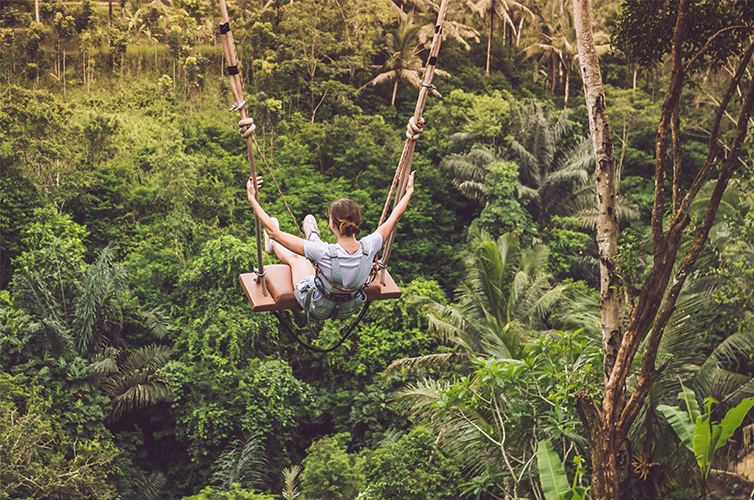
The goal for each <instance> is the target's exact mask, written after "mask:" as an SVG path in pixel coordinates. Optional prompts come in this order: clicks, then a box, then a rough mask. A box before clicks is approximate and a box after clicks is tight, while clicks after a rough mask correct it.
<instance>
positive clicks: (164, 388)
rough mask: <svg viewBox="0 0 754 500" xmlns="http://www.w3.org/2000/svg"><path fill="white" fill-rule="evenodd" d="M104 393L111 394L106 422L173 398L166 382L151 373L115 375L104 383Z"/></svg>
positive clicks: (171, 390)
mask: <svg viewBox="0 0 754 500" xmlns="http://www.w3.org/2000/svg"><path fill="white" fill-rule="evenodd" d="M104 389H105V391H106V393H108V394H113V395H114V396H113V397H112V409H111V410H110V413H109V414H108V417H107V422H108V423H112V422H116V421H118V420H120V419H121V418H122V417H123V415H124V414H126V413H130V412H132V411H134V410H137V409H140V408H144V407H147V406H151V405H154V404H157V403H162V402H170V401H172V400H173V396H174V394H173V389H172V388H171V387H170V385H168V384H167V382H165V381H163V380H160V379H158V378H156V377H154V376H153V375H152V374H148V373H142V372H135V373H131V374H129V375H127V376H121V377H117V378H115V379H114V380H110V381H108V382H107V383H106V384H105V385H104Z"/></svg>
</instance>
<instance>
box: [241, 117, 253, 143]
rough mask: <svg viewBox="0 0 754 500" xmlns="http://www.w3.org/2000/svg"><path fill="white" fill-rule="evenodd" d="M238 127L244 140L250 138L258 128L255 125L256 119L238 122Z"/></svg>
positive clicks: (245, 119)
mask: <svg viewBox="0 0 754 500" xmlns="http://www.w3.org/2000/svg"><path fill="white" fill-rule="evenodd" d="M238 127H239V129H238V132H239V133H240V134H241V135H242V136H243V138H244V139H246V138H248V137H249V136H250V135H251V134H253V133H254V131H255V130H256V129H257V126H256V125H254V118H244V119H243V120H241V121H239V122H238Z"/></svg>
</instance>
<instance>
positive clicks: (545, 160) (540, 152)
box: [507, 101, 594, 223]
mask: <svg viewBox="0 0 754 500" xmlns="http://www.w3.org/2000/svg"><path fill="white" fill-rule="evenodd" d="M512 112H513V119H512V126H511V129H512V130H511V134H512V138H511V139H510V140H509V141H508V152H507V157H508V158H509V159H511V160H513V161H515V162H516V163H517V164H518V165H519V184H518V185H517V186H516V187H517V190H518V197H519V199H528V200H529V205H528V208H529V212H530V213H531V214H532V217H533V218H534V220H535V221H543V222H545V223H546V222H547V221H548V220H549V217H550V216H551V215H565V214H567V213H568V212H569V210H567V208H566V203H565V202H567V201H568V200H569V199H570V197H569V196H568V195H569V194H574V193H575V192H574V189H575V188H580V187H583V186H585V185H587V183H588V181H589V171H590V170H591V169H592V168H593V165H594V158H593V155H592V154H591V149H590V145H589V144H590V143H589V142H588V141H587V140H583V141H581V142H580V143H579V144H576V145H573V146H566V147H563V145H562V143H563V140H564V139H565V138H566V137H567V136H568V134H569V133H570V131H571V127H572V125H571V123H570V122H569V121H568V116H569V113H567V112H565V111H564V112H561V113H560V114H559V115H558V116H555V115H554V114H553V111H552V109H550V108H549V107H546V106H543V105H542V104H541V103H539V102H537V101H530V102H528V103H525V104H522V105H517V106H514V107H513V109H512ZM564 195H565V196H564Z"/></svg>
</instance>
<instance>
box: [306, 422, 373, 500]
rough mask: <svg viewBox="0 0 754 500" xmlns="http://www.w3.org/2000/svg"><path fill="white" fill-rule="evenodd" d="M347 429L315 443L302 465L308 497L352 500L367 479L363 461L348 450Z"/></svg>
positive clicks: (328, 499) (322, 499) (323, 499)
mask: <svg viewBox="0 0 754 500" xmlns="http://www.w3.org/2000/svg"><path fill="white" fill-rule="evenodd" d="M350 438H351V436H350V435H349V434H348V433H345V432H344V433H341V434H336V435H334V436H330V437H325V438H322V439H320V440H319V441H317V442H316V443H314V444H312V445H311V446H310V447H309V449H308V450H307V456H306V458H305V459H304V461H303V463H302V465H303V467H304V472H302V474H301V489H302V491H303V493H304V496H306V498H317V499H319V500H350V499H352V498H356V495H357V494H358V493H359V489H360V488H361V486H362V484H363V482H364V475H363V474H362V472H361V461H360V460H359V459H358V457H357V456H356V455H352V454H349V453H348V452H347V451H346V442H347V441H348V440H350Z"/></svg>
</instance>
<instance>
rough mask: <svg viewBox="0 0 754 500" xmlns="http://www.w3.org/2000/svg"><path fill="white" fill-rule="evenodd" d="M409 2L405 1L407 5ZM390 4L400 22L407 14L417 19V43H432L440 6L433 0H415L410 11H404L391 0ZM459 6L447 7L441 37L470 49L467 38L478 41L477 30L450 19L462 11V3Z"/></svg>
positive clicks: (427, 45) (429, 44) (426, 45)
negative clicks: (418, 26)
mask: <svg viewBox="0 0 754 500" xmlns="http://www.w3.org/2000/svg"><path fill="white" fill-rule="evenodd" d="M408 3H409V2H405V5H406V6H408ZM390 5H391V6H392V7H393V10H394V11H395V13H396V14H398V18H399V20H400V22H405V21H406V19H407V18H408V17H409V16H416V17H417V18H418V19H419V24H420V25H421V29H420V30H419V44H421V45H423V46H425V47H426V48H427V49H428V48H429V47H430V46H431V44H432V37H433V36H434V34H435V26H436V25H437V14H438V13H439V10H440V6H439V4H438V3H437V2H434V1H433V0H417V1H415V2H413V4H412V5H411V12H410V13H406V12H404V11H403V8H402V7H400V6H398V5H396V4H395V3H394V2H391V3H390ZM460 7H461V8H455V9H448V11H447V12H446V14H445V19H444V20H443V23H442V39H443V40H448V39H450V40H453V41H455V42H457V43H459V44H461V46H463V48H464V49H465V50H470V49H471V46H470V45H469V42H468V41H467V40H469V39H471V40H474V41H475V42H476V43H479V32H478V31H477V30H475V29H474V28H472V27H471V26H468V25H466V24H463V23H461V22H459V21H454V20H452V17H453V16H454V15H457V14H462V13H463V5H461V6H460Z"/></svg>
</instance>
